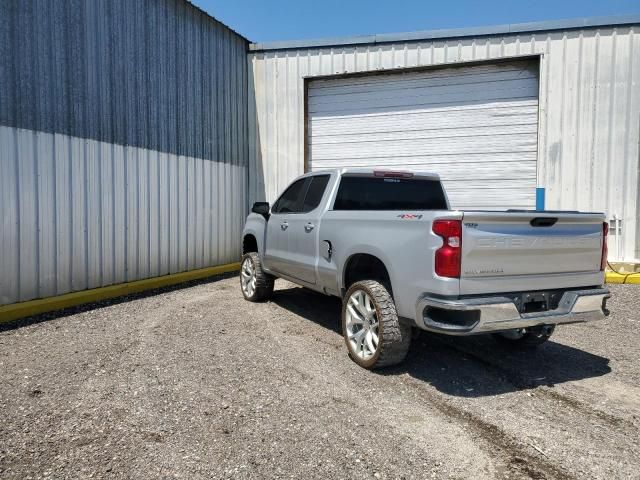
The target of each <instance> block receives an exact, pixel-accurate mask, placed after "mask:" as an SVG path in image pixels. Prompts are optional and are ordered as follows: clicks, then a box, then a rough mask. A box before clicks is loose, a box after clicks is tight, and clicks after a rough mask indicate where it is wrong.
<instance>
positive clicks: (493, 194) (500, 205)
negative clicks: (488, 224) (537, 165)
mask: <svg viewBox="0 0 640 480" xmlns="http://www.w3.org/2000/svg"><path fill="white" fill-rule="evenodd" d="M443 184H444V187H445V189H446V191H447V196H448V197H449V202H450V203H451V205H453V206H454V208H457V209H460V210H505V209H507V208H521V209H528V208H532V203H533V204H534V205H535V201H536V199H535V183H534V184H532V185H529V184H526V183H525V184H522V185H518V186H507V187H505V185H504V183H503V182H495V183H489V184H485V183H483V184H476V185H464V184H461V183H454V182H446V181H445V182H443ZM505 198H508V199H509V203H507V204H505V203H504V199H505Z"/></svg>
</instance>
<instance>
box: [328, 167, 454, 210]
mask: <svg viewBox="0 0 640 480" xmlns="http://www.w3.org/2000/svg"><path fill="white" fill-rule="evenodd" d="M333 209H334V210H446V209H447V200H446V197H445V194H444V191H443V190H442V184H441V183H440V181H439V180H431V179H427V178H379V177H362V176H349V175H345V176H343V177H342V179H341V180H340V187H339V188H338V193H337V195H336V200H335V202H334V205H333Z"/></svg>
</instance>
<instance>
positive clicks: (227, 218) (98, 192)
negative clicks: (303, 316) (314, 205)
mask: <svg viewBox="0 0 640 480" xmlns="http://www.w3.org/2000/svg"><path fill="white" fill-rule="evenodd" d="M0 18H2V20H3V21H2V22H0V65H2V68H0V227H1V230H0V271H1V272H2V273H3V274H2V275H1V276H0V304H7V303H13V302H18V301H25V300H30V299H33V298H40V297H46V296H51V295H59V294H63V293H67V292H72V291H78V290H84V289H87V288H95V287H100V286H106V285H112V284H116V283H122V282H128V281H134V280H139V279H143V278H149V277H153V276H159V275H165V274H169V273H177V272H182V271H185V270H189V269H195V268H203V267H207V266H213V265H220V264H224V263H230V262H234V261H237V260H238V259H239V256H240V245H241V242H240V235H241V231H242V221H243V219H244V217H245V215H246V213H247V210H248V205H247V189H248V187H247V177H248V172H247V163H248V155H249V151H248V146H247V129H248V121H247V109H248V105H247V98H248V94H247V62H246V52H247V41H246V39H244V38H243V37H241V36H239V35H237V34H236V33H234V32H233V31H231V30H230V29H228V28H226V27H225V26H224V25H222V24H220V23H219V22H217V21H215V20H214V19H212V18H211V17H209V16H207V15H206V14H204V13H203V12H202V11H200V10H198V9H197V8H195V7H194V6H192V5H191V4H189V3H188V2H186V1H184V0H133V1H129V0H70V1H65V2H52V1H48V0H7V1H2V2H0Z"/></svg>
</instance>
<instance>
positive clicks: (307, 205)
mask: <svg viewBox="0 0 640 480" xmlns="http://www.w3.org/2000/svg"><path fill="white" fill-rule="evenodd" d="M327 183H329V175H317V176H315V177H311V184H310V185H309V188H308V189H307V195H306V196H305V197H304V203H303V205H302V212H304V213H306V212H310V211H311V210H314V209H316V208H318V205H320V202H321V201H322V196H323V195H324V191H325V190H326V188H327Z"/></svg>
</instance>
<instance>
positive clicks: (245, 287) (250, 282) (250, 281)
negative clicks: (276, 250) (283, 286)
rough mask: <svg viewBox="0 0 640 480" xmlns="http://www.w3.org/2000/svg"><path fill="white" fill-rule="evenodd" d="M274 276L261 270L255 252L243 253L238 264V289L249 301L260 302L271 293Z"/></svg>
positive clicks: (269, 296) (266, 298)
mask: <svg viewBox="0 0 640 480" xmlns="http://www.w3.org/2000/svg"><path fill="white" fill-rule="evenodd" d="M274 280H275V279H274V278H273V277H272V276H271V275H269V274H268V273H265V271H264V270H262V262H260V257H259V256H258V254H257V253H255V252H249V253H245V254H244V256H243V257H242V263H241V264H240V289H241V290H242V295H243V296H244V298H245V299H246V300H249V301H250V302H262V301H264V300H268V299H269V298H271V295H272V294H273V284H274Z"/></svg>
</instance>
